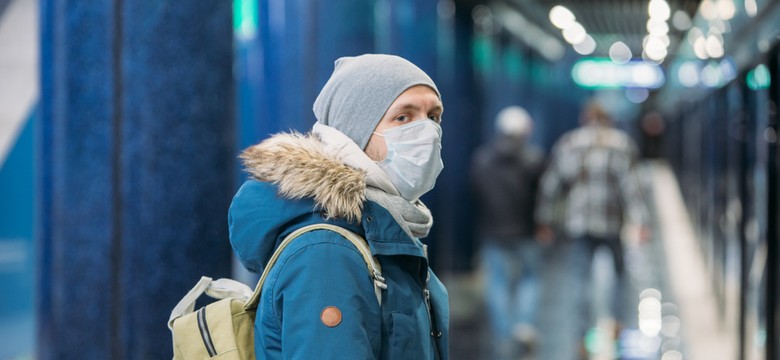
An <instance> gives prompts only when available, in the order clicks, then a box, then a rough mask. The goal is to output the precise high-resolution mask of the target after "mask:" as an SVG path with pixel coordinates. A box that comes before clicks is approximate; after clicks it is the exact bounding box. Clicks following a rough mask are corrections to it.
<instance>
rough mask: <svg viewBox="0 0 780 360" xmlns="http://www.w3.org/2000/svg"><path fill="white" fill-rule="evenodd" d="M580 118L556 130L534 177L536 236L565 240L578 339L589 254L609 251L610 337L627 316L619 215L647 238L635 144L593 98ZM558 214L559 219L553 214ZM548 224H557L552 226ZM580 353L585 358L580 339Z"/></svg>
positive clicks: (584, 319) (585, 316)
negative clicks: (542, 166) (547, 155)
mask: <svg viewBox="0 0 780 360" xmlns="http://www.w3.org/2000/svg"><path fill="white" fill-rule="evenodd" d="M580 122H581V126H580V127H579V128H577V129H574V130H572V131H570V132H568V133H566V134H564V135H563V136H562V137H561V138H560V139H559V140H558V141H557V142H556V143H555V145H554V146H553V150H552V153H551V156H550V162H549V164H548V167H547V169H546V171H545V173H544V175H543V176H542V179H541V182H540V196H539V204H538V206H537V211H536V220H537V223H538V224H539V228H538V231H537V236H538V237H539V238H541V239H546V240H551V239H552V238H553V237H554V235H555V234H554V230H558V231H561V232H563V235H564V236H565V237H566V238H568V239H570V240H572V241H573V243H572V244H571V245H572V246H571V252H570V256H571V257H570V261H569V263H570V264H571V265H572V267H571V273H572V277H573V279H572V280H573V284H572V287H571V289H573V291H574V295H575V296H578V299H577V301H578V303H579V317H580V319H579V321H578V324H577V326H578V331H579V332H580V335H581V336H583V337H584V336H585V335H586V333H587V331H588V329H589V328H590V327H591V326H594V325H595V324H594V321H595V319H593V316H592V314H591V304H590V295H591V292H590V277H591V266H592V264H591V263H592V261H593V255H594V253H595V251H596V249H597V248H598V247H601V246H603V247H606V248H607V249H609V250H610V252H611V254H612V259H613V261H614V269H615V275H616V277H615V283H614V284H613V287H612V289H613V293H612V295H611V304H609V310H610V312H611V314H610V315H611V316H612V318H613V320H614V321H615V322H614V329H613V330H614V331H613V332H612V334H611V335H612V336H614V338H615V339H617V336H618V335H619V333H620V331H621V328H622V324H623V323H625V321H626V318H625V316H626V315H627V314H626V308H625V297H626V294H625V291H626V289H625V288H626V286H627V284H626V282H627V277H626V276H625V264H624V254H623V241H622V239H621V232H622V230H623V226H624V219H626V218H628V219H630V221H631V222H632V223H633V224H636V225H638V228H639V234H640V235H639V236H640V240H642V241H644V240H646V239H647V237H648V233H647V230H646V228H645V227H644V224H645V223H646V219H647V214H646V209H645V206H644V203H643V200H642V197H641V194H640V190H639V186H638V182H637V179H636V175H635V172H634V168H635V165H636V162H637V156H638V154H637V146H636V144H635V143H634V141H633V140H631V138H630V137H629V136H628V135H627V134H626V133H624V132H623V131H621V130H618V129H616V128H614V127H613V123H612V119H611V118H610V117H609V115H608V114H607V112H606V111H605V110H604V109H603V108H602V107H601V106H600V105H599V104H598V103H597V102H590V103H589V104H587V105H586V107H585V108H584V109H583V112H582V114H581V117H580ZM558 204H562V206H561V207H560V208H559V207H558ZM558 213H560V215H562V219H558V218H557V217H556V215H558ZM554 224H559V227H560V229H554ZM580 355H581V356H583V357H584V356H586V349H585V348H584V344H581V346H580Z"/></svg>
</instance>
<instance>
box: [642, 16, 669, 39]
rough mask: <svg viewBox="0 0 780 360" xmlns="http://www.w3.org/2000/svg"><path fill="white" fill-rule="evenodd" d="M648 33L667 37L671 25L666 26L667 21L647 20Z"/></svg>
mask: <svg viewBox="0 0 780 360" xmlns="http://www.w3.org/2000/svg"><path fill="white" fill-rule="evenodd" d="M647 32H649V33H650V34H652V35H656V36H661V35H665V34H667V33H669V25H666V21H663V20H658V19H655V18H650V20H647Z"/></svg>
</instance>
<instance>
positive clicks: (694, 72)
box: [677, 61, 699, 88]
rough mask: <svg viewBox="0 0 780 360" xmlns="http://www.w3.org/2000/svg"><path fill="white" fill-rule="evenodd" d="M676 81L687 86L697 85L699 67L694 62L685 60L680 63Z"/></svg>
mask: <svg viewBox="0 0 780 360" xmlns="http://www.w3.org/2000/svg"><path fill="white" fill-rule="evenodd" d="M677 81H679V82H680V84H681V85H682V86H685V87H689V88H691V87H695V86H696V85H699V68H698V67H697V66H696V63H694V62H692V61H687V62H684V63H683V64H682V65H680V68H679V69H677Z"/></svg>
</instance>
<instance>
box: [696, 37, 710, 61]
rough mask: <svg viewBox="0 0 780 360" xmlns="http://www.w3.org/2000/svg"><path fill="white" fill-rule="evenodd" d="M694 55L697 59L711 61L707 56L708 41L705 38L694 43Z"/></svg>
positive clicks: (700, 38)
mask: <svg viewBox="0 0 780 360" xmlns="http://www.w3.org/2000/svg"><path fill="white" fill-rule="evenodd" d="M693 53H694V54H696V57H697V58H699V59H702V60H707V59H709V58H710V56H709V55H707V39H705V38H704V37H703V36H702V37H699V38H698V39H696V41H695V42H694V43H693Z"/></svg>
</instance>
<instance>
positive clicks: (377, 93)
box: [314, 54, 441, 149]
mask: <svg viewBox="0 0 780 360" xmlns="http://www.w3.org/2000/svg"><path fill="white" fill-rule="evenodd" d="M415 85H427V86H429V87H431V89H433V90H434V91H436V95H438V96H439V98H440V99H441V94H439V90H438V89H437V88H436V85H435V84H434V83H433V80H431V78H430V77H428V75H427V74H425V72H423V71H422V70H420V68H418V67H417V66H416V65H414V64H412V63H411V62H409V61H408V60H406V59H403V58H401V57H398V56H395V55H379V54H366V55H360V56H355V57H342V58H339V59H338V60H336V66H335V70H333V74H332V75H331V76H330V79H329V80H328V82H327V83H326V84H325V86H324V87H323V88H322V91H320V95H319V96H317V100H315V101H314V116H316V117H317V121H318V122H319V123H321V124H323V125H328V126H330V127H332V128H335V129H337V130H339V131H341V132H342V133H344V134H345V135H347V136H348V137H349V138H350V139H352V141H354V142H355V143H356V144H357V145H358V146H359V147H360V148H361V149H365V147H366V145H367V144H368V139H369V138H370V137H371V133H372V132H373V131H374V129H375V128H376V125H377V124H378V123H379V120H382V116H384V114H385V111H387V109H388V108H389V107H390V105H391V104H392V103H393V102H394V101H395V99H396V98H398V96H399V95H401V93H403V92H404V91H406V89H408V88H410V87H412V86H415Z"/></svg>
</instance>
